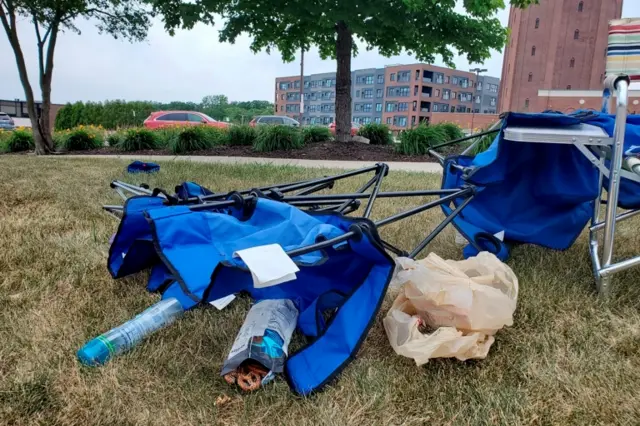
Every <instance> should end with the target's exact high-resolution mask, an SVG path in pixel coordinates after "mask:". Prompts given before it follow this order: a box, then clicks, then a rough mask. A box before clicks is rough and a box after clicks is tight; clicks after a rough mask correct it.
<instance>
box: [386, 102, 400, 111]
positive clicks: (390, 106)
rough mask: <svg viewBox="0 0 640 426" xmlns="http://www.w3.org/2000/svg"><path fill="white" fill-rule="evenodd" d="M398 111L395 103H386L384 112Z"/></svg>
mask: <svg viewBox="0 0 640 426" xmlns="http://www.w3.org/2000/svg"><path fill="white" fill-rule="evenodd" d="M397 110H398V104H397V103H396V102H387V105H386V108H385V111H387V112H394V111H397Z"/></svg>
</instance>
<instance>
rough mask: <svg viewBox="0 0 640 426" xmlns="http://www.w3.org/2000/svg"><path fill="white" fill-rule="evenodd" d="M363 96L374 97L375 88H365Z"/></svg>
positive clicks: (366, 97)
mask: <svg viewBox="0 0 640 426" xmlns="http://www.w3.org/2000/svg"><path fill="white" fill-rule="evenodd" d="M362 97H363V98H365V99H372V98H373V89H364V90H363V91H362Z"/></svg>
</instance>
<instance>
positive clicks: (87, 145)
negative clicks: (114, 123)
mask: <svg viewBox="0 0 640 426" xmlns="http://www.w3.org/2000/svg"><path fill="white" fill-rule="evenodd" d="M60 143H61V146H63V147H64V148H66V149H67V150H69V151H85V150H88V149H96V148H101V147H103V146H104V130H102V128H100V127H94V126H82V125H80V126H78V127H75V128H73V129H71V130H69V131H68V132H65V133H64V135H63V136H62V137H61V138H60Z"/></svg>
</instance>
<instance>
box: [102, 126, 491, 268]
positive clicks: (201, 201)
mask: <svg viewBox="0 0 640 426" xmlns="http://www.w3.org/2000/svg"><path fill="white" fill-rule="evenodd" d="M476 136H477V135H476ZM370 172H375V173H374V176H373V177H372V178H371V179H369V181H368V182H367V183H365V184H364V185H363V186H361V187H360V188H358V189H357V190H356V192H353V193H346V194H316V193H317V192H318V191H321V190H324V189H327V188H332V187H333V185H334V184H335V182H337V181H338V180H343V179H347V178H350V177H354V176H359V175H362V174H365V173H370ZM388 173H389V166H388V165H387V164H384V163H379V164H376V165H375V166H372V167H365V168H362V169H359V170H353V171H349V172H345V173H342V174H339V175H335V176H325V177H322V178H317V179H311V180H306V181H299V182H293V183H285V184H279V185H268V186H263V187H259V188H254V189H246V190H242V191H233V192H230V193H220V194H212V195H206V196H201V197H190V198H188V199H183V200H177V199H175V198H173V197H172V196H168V194H167V193H166V191H163V190H159V189H155V190H151V189H149V188H146V187H139V186H135V185H132V184H129V183H126V182H122V181H113V182H111V187H112V188H113V189H114V190H116V192H117V193H118V194H119V195H120V196H121V197H123V198H125V199H126V195H125V194H124V193H125V192H128V193H130V194H132V195H134V196H140V195H147V196H160V197H164V198H166V199H167V204H168V205H170V204H187V205H189V206H190V207H189V208H190V209H191V210H193V211H199V210H214V209H223V208H227V207H231V206H236V207H240V206H242V205H245V204H246V203H250V202H252V201H254V200H256V199H258V198H268V199H272V200H276V201H280V202H285V203H288V204H291V205H293V206H296V207H298V208H306V209H308V210H310V211H316V212H323V211H324V212H329V211H332V212H337V213H342V214H349V213H352V212H354V211H357V210H358V209H359V208H360V206H361V200H366V206H365V209H364V213H363V215H362V217H364V218H367V219H368V218H370V216H371V213H372V211H373V207H374V204H375V201H376V200H377V199H380V198H405V197H427V196H437V197H439V198H438V199H436V200H433V201H430V202H427V203H424V204H422V205H419V206H416V207H414V208H412V209H409V210H407V211H405V212H401V213H397V214H395V215H392V216H390V217H387V218H384V219H381V220H378V221H377V222H373V224H374V225H375V226H376V228H378V227H382V226H385V225H388V224H390V223H394V222H397V221H399V220H402V219H405V218H408V217H410V216H413V215H416V214H418V213H422V212H424V211H426V210H429V209H431V208H434V207H438V206H440V205H443V204H447V205H449V204H450V203H452V202H453V200H456V199H460V200H462V203H461V204H460V205H459V206H458V207H456V208H455V209H453V211H452V212H451V214H449V215H447V216H445V219H444V220H443V221H442V222H441V223H440V224H439V225H437V226H436V227H435V228H434V229H433V230H432V231H431V232H430V233H429V234H428V235H427V236H426V237H425V238H424V239H423V240H422V241H421V242H420V243H419V244H418V245H417V246H416V247H415V248H413V249H412V250H411V251H405V250H403V249H401V248H398V247H395V246H394V245H392V244H390V243H388V242H386V241H384V240H383V244H384V246H385V248H386V249H387V250H388V251H390V252H392V253H394V254H396V255H398V256H407V257H411V258H415V257H416V256H418V255H419V254H420V252H422V250H424V248H425V247H426V246H427V245H428V244H429V243H430V242H431V241H432V240H433V239H434V238H435V237H436V236H437V235H438V234H439V233H440V232H441V231H442V230H443V229H444V228H445V227H446V226H447V225H448V224H449V223H451V221H452V220H453V219H454V218H455V217H456V216H457V215H458V214H459V213H460V212H461V211H462V209H463V208H464V207H465V206H466V205H467V204H468V203H469V202H470V201H471V200H472V199H473V197H474V194H475V188H474V187H473V186H465V187H463V188H459V189H438V190H422V191H393V192H381V191H380V189H381V186H382V181H383V179H384V177H385V176H387V174H388ZM367 191H370V192H367ZM289 193H293V194H292V195H287V194H289ZM170 198H171V199H170ZM103 208H104V210H106V211H107V212H109V213H111V214H113V215H115V216H116V217H118V214H120V213H121V212H122V209H123V207H122V206H116V205H104V206H103ZM357 234H358V232H357V230H354V231H350V232H347V233H345V234H344V235H341V236H340V237H337V238H334V239H333V240H328V241H322V242H318V243H316V244H312V245H310V246H308V247H303V248H301V249H298V250H296V251H294V252H292V253H289V255H290V256H292V257H293V256H299V255H301V254H305V253H310V252H313V251H316V250H321V249H323V248H326V247H329V246H332V245H335V244H339V243H341V242H344V241H346V240H348V239H350V238H354V237H357ZM471 244H472V245H474V246H476V245H477V244H476V243H475V242H471ZM476 248H477V249H478V250H480V248H479V247H476Z"/></svg>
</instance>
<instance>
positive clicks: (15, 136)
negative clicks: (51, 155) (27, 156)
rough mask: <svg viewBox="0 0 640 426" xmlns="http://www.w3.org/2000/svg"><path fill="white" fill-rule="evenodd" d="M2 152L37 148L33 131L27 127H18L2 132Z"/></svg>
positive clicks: (0, 143) (0, 147)
mask: <svg viewBox="0 0 640 426" xmlns="http://www.w3.org/2000/svg"><path fill="white" fill-rule="evenodd" d="M0 145H1V146H0V150H1V151H2V152H22V151H29V150H32V149H34V148H35V145H34V142H33V133H31V130H27V129H16V130H13V131H11V132H5V131H3V132H2V137H1V139H0Z"/></svg>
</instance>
